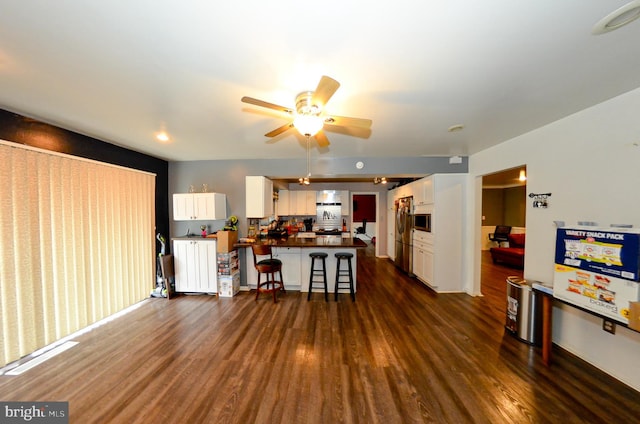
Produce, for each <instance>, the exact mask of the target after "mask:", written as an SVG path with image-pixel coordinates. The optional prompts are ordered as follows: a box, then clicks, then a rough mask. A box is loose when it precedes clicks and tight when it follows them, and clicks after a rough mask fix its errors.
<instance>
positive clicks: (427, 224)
mask: <svg viewBox="0 0 640 424" xmlns="http://www.w3.org/2000/svg"><path fill="white" fill-rule="evenodd" d="M413 229H414V230H418V231H426V232H428V233H430V232H431V214H430V213H418V214H415V215H413Z"/></svg>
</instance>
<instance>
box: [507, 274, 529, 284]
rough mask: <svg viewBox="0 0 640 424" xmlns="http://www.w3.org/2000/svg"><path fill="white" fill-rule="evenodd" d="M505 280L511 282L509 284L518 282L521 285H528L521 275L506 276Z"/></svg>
mask: <svg viewBox="0 0 640 424" xmlns="http://www.w3.org/2000/svg"><path fill="white" fill-rule="evenodd" d="M507 282H508V283H511V284H518V285H521V286H528V285H530V284H529V282H528V281H527V280H525V279H524V278H522V277H518V276H517V275H512V276H510V277H507Z"/></svg>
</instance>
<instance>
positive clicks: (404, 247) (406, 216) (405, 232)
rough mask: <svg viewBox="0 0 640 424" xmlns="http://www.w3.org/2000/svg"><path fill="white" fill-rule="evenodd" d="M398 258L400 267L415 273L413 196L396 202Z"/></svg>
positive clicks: (396, 262)
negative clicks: (413, 256)
mask: <svg viewBox="0 0 640 424" xmlns="http://www.w3.org/2000/svg"><path fill="white" fill-rule="evenodd" d="M395 222H396V259H395V264H396V266H397V267H398V268H400V269H402V270H403V271H405V272H407V273H409V274H411V273H413V259H412V243H411V237H412V233H413V197H403V198H400V199H398V200H396V202H395Z"/></svg>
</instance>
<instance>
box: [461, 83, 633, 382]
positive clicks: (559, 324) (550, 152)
mask: <svg viewBox="0 0 640 424" xmlns="http://www.w3.org/2000/svg"><path fill="white" fill-rule="evenodd" d="M639 110H640V89H637V90H634V91H632V92H629V93H626V94H624V95H621V96H619V97H617V98H614V99H612V100H609V101H607V102H604V103H601V104H599V105H597V106H594V107H592V108H589V109H587V110H584V111H582V112H579V113H576V114H574V115H572V116H569V117H567V118H564V119H562V120H560V121H557V122H555V123H553V124H550V125H547V126H545V127H542V128H539V129H536V130H534V131H532V132H530V133H528V134H525V135H522V136H519V137H517V138H514V139H512V140H510V141H508V142H506V143H503V144H501V145H499V146H496V147H494V148H491V149H488V150H485V151H483V152H480V153H477V154H475V155H473V156H471V157H470V160H469V172H470V179H475V184H471V185H472V186H473V187H474V188H473V189H472V190H470V192H469V195H470V197H471V198H472V201H471V202H470V204H474V205H475V209H476V210H475V211H474V212H471V213H470V214H469V215H468V216H467V219H469V220H470V221H471V222H472V223H473V226H472V228H474V229H475V242H474V244H475V246H471V247H469V248H468V249H467V250H466V253H467V254H469V255H472V256H473V258H474V262H473V263H474V267H473V270H474V272H473V273H472V274H473V275H472V276H471V277H470V278H471V279H473V281H472V282H471V281H469V282H468V283H469V285H468V286H471V290H469V292H470V293H472V294H473V293H478V290H479V288H480V287H479V286H480V282H479V275H480V264H479V255H480V237H481V235H480V232H481V224H480V215H481V213H482V211H481V209H478V208H479V206H480V202H479V200H478V197H479V196H481V195H482V192H481V185H480V184H478V180H479V179H481V178H480V177H481V176H482V175H485V174H489V173H493V172H496V171H499V170H503V169H507V168H513V167H515V166H518V165H523V164H524V165H526V166H527V193H531V192H533V193H547V192H551V193H552V196H551V197H550V198H549V207H548V209H534V208H533V207H532V205H531V202H528V204H527V215H526V216H527V218H526V229H527V254H526V257H525V269H524V275H525V278H527V279H531V280H538V281H545V282H551V281H552V279H553V257H554V248H555V229H556V227H555V225H554V223H553V221H554V220H558V221H565V222H566V225H575V224H576V223H577V221H595V222H597V223H598V224H599V225H602V226H609V225H610V224H614V223H626V224H633V225H634V227H640V196H638V190H637V189H636V185H637V184H638V183H640V147H638V145H636V144H640V119H639V118H638V111H639ZM553 320H554V322H553V341H554V343H557V344H558V345H560V346H562V347H563V348H565V349H566V350H568V351H570V352H572V353H574V354H576V355H577V356H579V357H581V358H582V359H584V360H586V361H588V362H590V363H592V364H593V365H595V366H596V367H598V368H601V369H602V370H604V371H605V372H607V373H609V374H611V375H613V376H614V377H616V378H618V379H619V380H622V381H623V382H625V383H626V384H628V385H630V386H632V387H634V388H635V389H637V390H640V366H638V352H640V333H636V332H633V331H631V330H628V329H626V328H623V327H617V332H616V334H615V335H611V334H609V333H606V332H604V331H602V329H601V325H602V321H601V320H600V319H598V318H595V317H593V316H591V315H589V314H586V313H584V312H581V311H578V310H577V309H575V308H571V307H567V306H562V307H557V308H554V314H553Z"/></svg>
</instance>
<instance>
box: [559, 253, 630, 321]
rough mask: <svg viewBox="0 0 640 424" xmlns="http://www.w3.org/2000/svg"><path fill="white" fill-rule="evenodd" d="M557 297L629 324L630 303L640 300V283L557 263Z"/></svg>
mask: <svg viewBox="0 0 640 424" xmlns="http://www.w3.org/2000/svg"><path fill="white" fill-rule="evenodd" d="M553 296H554V297H556V298H558V299H561V300H564V301H566V302H569V303H572V304H574V305H577V306H581V307H583V308H585V309H587V310H590V311H593V312H595V313H597V314H599V315H603V316H606V317H609V318H612V319H614V320H616V321H619V322H622V323H625V324H628V323H629V315H630V304H631V303H632V302H637V301H639V300H640V283H638V282H635V281H629V280H625V279H622V278H616V277H610V276H608V275H602V274H599V273H595V272H590V271H585V270H583V269H580V268H573V267H569V266H566V265H560V264H556V265H555V272H554V276H553Z"/></svg>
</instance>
